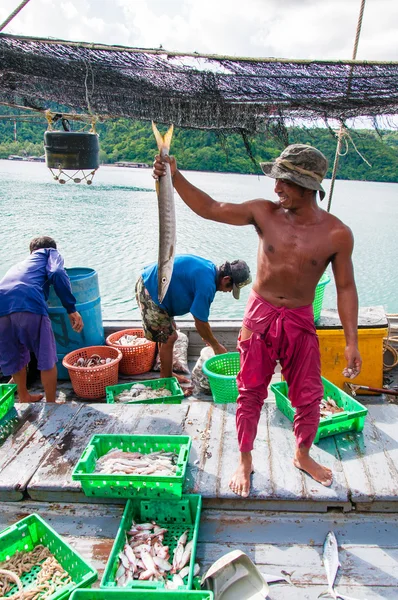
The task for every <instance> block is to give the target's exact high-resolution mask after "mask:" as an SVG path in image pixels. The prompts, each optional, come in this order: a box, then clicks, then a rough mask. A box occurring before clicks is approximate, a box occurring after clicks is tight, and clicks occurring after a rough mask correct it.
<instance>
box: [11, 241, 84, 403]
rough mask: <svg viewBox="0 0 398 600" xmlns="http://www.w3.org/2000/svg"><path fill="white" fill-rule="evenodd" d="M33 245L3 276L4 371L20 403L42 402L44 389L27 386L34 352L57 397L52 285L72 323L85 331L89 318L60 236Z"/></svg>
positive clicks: (49, 391) (50, 395)
mask: <svg viewBox="0 0 398 600" xmlns="http://www.w3.org/2000/svg"><path fill="white" fill-rule="evenodd" d="M29 249H30V256H29V257H28V258H26V259H25V260H23V261H22V262H20V263H18V264H17V265H14V266H13V267H11V269H9V270H8V271H7V273H6V274H5V275H4V277H3V279H2V280H1V281H0V367H1V370H2V372H3V374H4V375H12V377H13V380H14V381H15V383H16V384H17V388H18V397H19V401H20V402H37V401H38V400H41V399H42V398H43V394H29V392H28V389H27V386H26V366H27V364H28V362H29V359H30V353H31V352H33V354H34V355H35V356H36V359H37V367H38V369H39V370H40V371H41V381H42V384H43V387H44V392H45V396H46V400H47V402H55V393H56V389H57V367H56V362H57V351H56V346H55V339H54V334H53V331H52V328H51V321H50V318H49V316H48V310H47V303H46V300H47V299H48V293H49V289H50V285H53V286H54V289H55V292H56V294H57V296H58V297H59V299H60V300H61V302H62V305H63V306H64V308H65V309H66V311H67V313H68V317H69V319H70V322H71V325H72V328H73V329H74V330H75V331H77V332H80V331H81V330H82V329H83V321H82V318H81V316H80V314H79V313H78V312H76V299H75V297H74V296H73V294H72V290H71V284H70V280H69V277H68V275H67V273H66V271H65V269H64V261H63V258H62V256H61V255H60V254H59V252H58V250H57V245H56V243H55V241H54V240H53V239H52V238H50V237H47V236H43V237H39V238H35V239H33V240H32V241H31V242H30V247H29Z"/></svg>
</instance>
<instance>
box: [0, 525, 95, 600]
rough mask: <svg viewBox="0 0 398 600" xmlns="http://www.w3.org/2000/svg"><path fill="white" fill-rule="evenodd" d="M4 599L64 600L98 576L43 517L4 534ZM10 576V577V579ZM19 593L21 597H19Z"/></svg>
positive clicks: (0, 537)
mask: <svg viewBox="0 0 398 600" xmlns="http://www.w3.org/2000/svg"><path fill="white" fill-rule="evenodd" d="M0 570H1V571H0V596H1V597H4V596H6V597H8V596H12V595H14V594H16V596H15V597H16V598H22V597H24V598H29V599H31V600H40V598H46V600H63V599H64V598H65V599H66V598H68V597H69V595H70V594H71V592H72V591H73V590H74V589H76V588H77V587H86V586H88V585H90V584H91V583H92V582H93V581H95V580H96V579H97V577H98V573H97V571H96V570H95V569H93V568H92V567H91V566H90V565H89V564H88V563H86V561H85V560H83V558H82V557H81V556H80V555H79V554H78V553H77V552H76V551H75V550H74V549H73V548H72V547H71V546H69V544H67V543H66V542H65V541H64V540H63V539H62V538H61V537H60V536H59V535H58V534H57V533H56V531H54V530H53V529H52V528H51V527H50V526H49V525H48V524H47V523H46V522H45V521H44V520H43V519H42V518H41V517H40V516H39V515H37V514H31V515H29V516H27V517H25V518H24V519H21V520H20V521H18V522H17V523H14V525H11V526H10V527H8V528H7V529H5V530H4V531H2V532H1V533H0ZM6 573H7V575H6ZM18 591H19V593H18Z"/></svg>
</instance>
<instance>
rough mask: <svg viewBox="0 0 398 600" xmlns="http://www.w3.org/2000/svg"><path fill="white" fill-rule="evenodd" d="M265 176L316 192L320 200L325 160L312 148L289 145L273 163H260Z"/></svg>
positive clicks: (304, 145) (326, 167)
mask: <svg viewBox="0 0 398 600" xmlns="http://www.w3.org/2000/svg"><path fill="white" fill-rule="evenodd" d="M260 166H261V169H262V171H263V173H265V175H267V176H268V177H272V178H273V179H287V180H288V181H292V182H293V183H296V184H297V185H301V186H302V187H303V188H306V189H308V190H317V191H319V195H320V197H321V200H323V199H324V197H325V190H324V189H323V187H322V186H321V181H322V180H323V178H324V177H325V175H326V171H327V170H328V161H327V158H326V157H325V156H324V155H323V154H322V152H320V151H319V150H317V149H316V148H313V147H312V146H307V145H306V144H291V145H290V146H287V148H285V149H284V151H283V152H282V154H281V155H280V156H279V157H278V158H277V159H275V161H274V162H266V163H260Z"/></svg>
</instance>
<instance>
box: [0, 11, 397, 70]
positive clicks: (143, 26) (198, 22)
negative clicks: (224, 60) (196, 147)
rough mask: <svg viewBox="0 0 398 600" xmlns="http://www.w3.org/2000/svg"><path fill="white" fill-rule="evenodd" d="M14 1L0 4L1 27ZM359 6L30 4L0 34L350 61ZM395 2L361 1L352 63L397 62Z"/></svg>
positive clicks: (191, 50)
mask: <svg viewBox="0 0 398 600" xmlns="http://www.w3.org/2000/svg"><path fill="white" fill-rule="evenodd" d="M20 2H21V0H1V2H0V22H3V21H4V20H5V19H6V18H7V17H8V16H9V14H10V13H11V12H12V11H13V10H14V9H15V8H16V7H17V6H18V5H19V4H20ZM360 5H361V1H360V0H243V1H241V2H238V1H235V2H234V1H233V0H65V1H62V0H58V1H57V2H55V1H54V0H30V2H29V3H28V4H27V5H26V6H25V7H24V8H23V9H22V10H21V12H20V13H19V14H18V15H17V16H16V17H15V18H14V19H13V21H12V22H11V23H10V24H9V25H8V26H7V27H6V28H5V29H4V30H3V32H4V33H12V34H21V35H27V36H34V37H53V38H60V39H65V40H75V41H85V42H97V43H104V44H116V45H123V46H131V47H139V48H159V47H160V46H162V47H163V48H165V49H167V50H174V51H181V52H199V53H203V54H223V55H230V56H251V57H277V58H296V59H298V58H302V59H307V58H308V59H343V60H344V59H349V58H352V52H353V46H354V39H355V33H356V28H357V22H358V15H359V10H360ZM397 40H398V0H367V1H366V4H365V11H364V17H363V22H362V31H361V37H360V41H359V46H358V53H357V59H362V60H376V61H377V60H381V61H384V60H385V61H398V43H397Z"/></svg>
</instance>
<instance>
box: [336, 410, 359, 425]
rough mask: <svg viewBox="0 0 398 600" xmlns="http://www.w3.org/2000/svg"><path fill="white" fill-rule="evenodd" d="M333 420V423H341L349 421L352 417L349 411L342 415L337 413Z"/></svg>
mask: <svg viewBox="0 0 398 600" xmlns="http://www.w3.org/2000/svg"><path fill="white" fill-rule="evenodd" d="M353 416H354V415H353ZM331 418H332V419H333V421H332V422H333V423H339V422H340V421H347V419H349V418H351V416H350V415H349V414H348V412H347V411H344V412H342V413H335V414H334V415H332V417H331Z"/></svg>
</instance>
